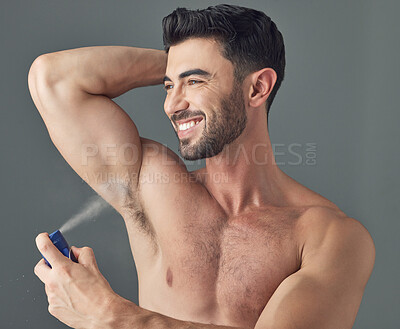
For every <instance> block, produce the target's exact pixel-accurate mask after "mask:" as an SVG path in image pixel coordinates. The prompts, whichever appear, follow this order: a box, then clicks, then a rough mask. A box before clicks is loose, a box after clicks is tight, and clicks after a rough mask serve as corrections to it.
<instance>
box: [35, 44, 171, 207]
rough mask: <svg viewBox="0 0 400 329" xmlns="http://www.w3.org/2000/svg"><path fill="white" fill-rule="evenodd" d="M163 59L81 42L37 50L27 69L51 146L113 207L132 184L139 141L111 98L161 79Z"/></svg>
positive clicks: (138, 165)
mask: <svg viewBox="0 0 400 329" xmlns="http://www.w3.org/2000/svg"><path fill="white" fill-rule="evenodd" d="M166 60H167V55H166V54H165V52H163V51H160V50H153V49H141V48H134V47H123V46H99V47H85V48H78V49H71V50H65V51H59V52H55V53H49V54H44V55H41V56H39V57H38V58H36V60H35V61H34V62H33V64H32V66H31V68H30V71H29V74H28V85H29V90H30V93H31V96H32V99H33V101H34V103H35V105H36V107H37V109H38V111H39V112H40V115H41V116H42V118H43V120H44V122H45V124H46V127H47V129H48V132H49V135H50V138H51V140H52V141H53V143H54V145H55V146H56V147H57V149H58V150H59V151H60V153H61V154H62V156H63V157H64V158H65V160H66V161H67V162H68V163H69V164H70V166H71V167H72V168H73V169H74V170H75V171H76V172H77V173H78V175H79V176H81V177H82V179H84V180H85V181H86V182H87V183H88V184H89V185H90V186H91V187H92V188H93V189H94V190H95V191H96V192H98V193H99V194H100V195H101V196H102V197H103V198H104V199H105V200H106V201H108V202H109V203H110V204H112V206H113V207H114V208H115V209H117V210H118V211H119V210H120V209H121V207H122V206H123V204H122V202H123V200H125V195H124V194H126V193H128V191H131V189H132V187H133V188H134V185H135V184H137V177H138V174H139V171H140V168H141V163H142V146H141V141H140V137H139V134H138V130H137V128H136V126H135V124H134V123H133V121H132V120H131V119H130V117H129V116H128V115H127V114H126V112H125V111H124V110H123V109H122V108H121V107H119V106H118V105H117V104H116V103H115V102H113V101H112V100H111V98H114V97H117V96H119V95H121V94H123V93H125V92H127V91H129V90H130V89H133V88H136V87H141V86H148V85H155V84H159V83H161V82H162V79H163V77H164V74H165V68H166Z"/></svg>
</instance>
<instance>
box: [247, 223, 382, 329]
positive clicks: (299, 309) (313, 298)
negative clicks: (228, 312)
mask: <svg viewBox="0 0 400 329" xmlns="http://www.w3.org/2000/svg"><path fill="white" fill-rule="evenodd" d="M345 226H347V228H343V226H342V225H333V226H332V227H331V228H330V229H329V230H327V232H326V233H325V234H324V237H323V239H321V240H320V239H317V240H318V241H320V242H319V243H318V248H316V249H315V251H314V252H312V253H311V252H310V254H309V255H308V257H307V259H305V261H304V264H303V265H302V267H301V269H300V270H299V271H297V272H295V273H293V274H292V275H290V276H289V277H287V278H286V279H285V280H284V281H282V283H281V284H280V285H279V287H278V288H277V290H276V291H275V292H274V294H273V296H272V297H271V299H270V300H269V301H268V303H267V305H266V307H265V309H264V310H263V312H262V314H261V316H260V318H259V320H258V322H257V325H256V327H255V328H256V329H263V328H265V329H267V328H268V329H269V328H279V329H289V328H296V329H302V328H307V329H313V328H315V329H317V328H318V329H331V328H332V329H336V328H344V329H345V328H349V329H350V328H352V325H353V323H354V320H355V318H356V315H357V312H358V308H359V306H360V303H361V300H362V295H363V292H364V288H365V285H366V283H367V281H368V278H369V276H370V274H371V272H372V267H373V263H374V259H375V251H374V246H373V242H372V239H371V238H370V236H369V233H368V232H366V230H365V228H363V227H360V226H362V225H361V224H356V223H354V222H350V223H349V222H348V223H346V224H345ZM340 227H342V228H340Z"/></svg>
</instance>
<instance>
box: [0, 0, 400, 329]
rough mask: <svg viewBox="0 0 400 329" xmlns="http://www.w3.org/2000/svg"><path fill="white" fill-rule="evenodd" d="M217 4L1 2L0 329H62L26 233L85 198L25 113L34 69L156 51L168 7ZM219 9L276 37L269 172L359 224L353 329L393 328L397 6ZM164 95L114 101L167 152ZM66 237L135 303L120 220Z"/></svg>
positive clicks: (149, 91)
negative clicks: (101, 48)
mask: <svg viewBox="0 0 400 329" xmlns="http://www.w3.org/2000/svg"><path fill="white" fill-rule="evenodd" d="M217 3H220V2H218V1H200V0H198V1H190V2H183V1H161V0H158V1H146V2H139V1H104V0H103V1H99V0H97V1H93V0H91V1H89V0H84V1H77V0H75V1H59V0H35V1H24V2H23V1H17V0H13V1H4V0H3V1H1V3H0V15H1V20H0V24H1V26H0V36H1V51H0V68H1V75H0V91H1V102H0V104H1V105H0V106H1V111H0V115H1V121H0V127H1V130H0V143H1V154H0V156H1V170H0V174H1V187H2V188H1V192H0V193H1V197H0V202H1V210H2V220H1V223H2V226H1V230H0V235H1V236H0V247H1V250H2V254H3V259H2V261H1V265H0V266H1V271H0V305H1V307H0V327H1V328H64V327H65V326H64V325H63V324H62V323H60V322H59V321H58V320H56V319H55V318H53V317H52V316H51V315H49V314H48V312H47V300H46V296H45V293H44V289H43V285H42V283H41V282H40V281H39V280H38V279H37V278H36V277H35V276H34V274H33V267H34V265H35V264H36V262H37V261H38V260H39V259H40V254H39V253H38V251H37V249H36V247H35V243H34V238H35V236H36V235H37V234H38V233H40V232H42V231H47V232H52V231H54V230H55V229H57V228H58V227H60V226H61V225H62V224H63V223H64V222H65V221H66V220H67V219H68V218H69V217H70V216H71V215H73V214H75V213H76V212H77V210H78V209H79V208H80V207H81V206H82V204H83V203H84V202H85V201H86V200H87V199H88V198H89V197H91V196H93V195H94V192H93V191H92V190H91V189H90V187H88V186H87V185H86V184H85V183H84V182H83V181H82V180H81V179H80V178H79V177H78V176H77V175H76V174H75V173H74V172H73V170H72V169H71V168H70V167H69V166H68V165H67V163H66V162H65V161H64V160H63V158H62V157H61V156H60V154H59V153H58V151H57V150H56V149H55V147H54V146H53V145H52V143H51V141H50V139H49V136H48V133H47V131H46V129H45V126H44V123H43V122H42V120H41V118H40V115H39V113H38V112H37V111H36V109H35V107H34V104H33V102H32V100H31V98H30V95H29V92H28V87H27V73H28V70H29V67H30V65H31V63H32V61H33V60H34V59H35V58H36V57H37V56H39V55H40V54H43V53H47V52H54V51H58V50H63V49H69V48H77V47H84V46H95V45H126V46H138V47H149V48H158V49H161V48H162V42H161V41H162V38H161V19H162V17H164V16H165V15H167V14H169V13H170V12H171V11H172V10H173V9H175V8H176V7H177V6H187V7H191V8H204V7H206V6H208V5H211V4H217ZM230 3H233V4H242V5H246V6H248V7H253V8H256V9H260V10H263V11H265V12H266V13H267V14H268V15H269V16H271V18H272V19H273V20H274V21H275V22H276V24H277V25H278V28H279V29H280V30H281V32H282V33H283V35H284V39H285V43H286V52H287V70H286V72H287V73H286V78H285V81H284V82H283V85H282V87H281V90H280V91H279V92H278V95H277V98H276V99H275V101H274V105H273V106H272V110H271V114H270V123H269V126H270V134H271V140H272V143H273V144H276V146H277V149H276V151H279V156H278V155H277V161H278V162H282V164H281V165H280V167H281V168H282V169H283V170H284V171H285V172H286V173H288V174H289V175H291V176H292V177H293V178H295V179H296V180H298V181H299V182H301V183H303V184H304V185H306V186H307V187H309V188H311V189H313V190H315V191H317V192H318V193H320V194H322V195H323V196H325V197H327V198H328V199H330V200H332V201H333V202H335V203H336V204H337V205H338V206H339V207H340V208H341V209H342V210H343V211H345V212H346V213H347V214H348V215H349V216H351V217H354V218H356V219H358V220H359V221H361V222H362V223H363V224H364V226H365V227H366V228H367V229H368V230H369V232H370V233H371V235H372V236H373V238H374V241H375V245H376V252H377V253H376V263H375V268H374V271H373V273H372V276H371V279H370V281H369V282H368V285H367V288H366V291H365V294H364V298H363V301H362V303H361V307H360V310H359V313H358V317H357V320H356V322H355V325H354V328H358V329H361V328H363V329H367V328H371V329H372V328H374V329H375V328H384V329H389V328H393V329H394V328H399V327H400V317H399V313H400V312H399V311H398V308H399V305H400V303H399V292H400V289H399V282H398V279H397V278H399V277H400V271H399V242H398V241H399V239H398V233H399V222H400V221H399V217H398V214H399V193H398V190H399V175H398V173H397V169H398V165H399V155H398V141H399V134H398V131H397V129H396V128H397V125H398V121H399V120H400V115H399V112H398V106H397V102H396V101H397V97H396V96H398V87H399V65H398V59H399V43H398V40H399V38H398V31H399V30H400V23H399V21H398V13H399V11H400V5H399V2H396V1H343V0H340V1H339V0H330V1H323V2H322V1H317V0H315V1H311V0H309V1H304V0H303V1H272V0H271V1H266V0H264V1H246V2H239V1H231V2H230ZM163 98H164V91H163V90H162V88H161V87H159V86H156V87H146V88H141V89H138V90H133V91H130V92H128V93H127V94H125V95H123V96H121V97H119V98H117V99H116V101H117V103H118V104H119V105H120V106H122V107H123V108H124V109H125V110H126V111H127V112H128V113H129V114H130V115H131V117H132V118H133V120H134V121H135V123H136V125H137V126H138V129H139V132H140V134H141V136H143V137H147V138H152V139H155V140H157V141H161V142H163V143H164V144H166V145H168V146H169V147H171V148H172V149H173V150H175V151H177V141H176V137H175V134H174V133H173V131H172V128H171V126H170V124H169V121H168V120H167V118H166V117H165V115H164V113H163V109H162V104H163ZM293 143H296V144H299V145H300V146H296V152H297V153H299V154H301V156H302V158H303V160H302V161H301V163H300V164H295V162H296V161H297V160H298V158H297V157H294V156H293V155H291V154H290V152H288V149H289V145H290V144H293ZM306 143H315V144H316V151H315V152H311V153H309V152H308V151H307V148H306ZM280 144H282V145H280ZM281 153H283V155H281ZM275 154H277V153H275ZM307 156H316V159H317V163H316V164H315V165H310V164H307V163H306V161H305V160H306V157H307ZM188 165H189V167H190V169H195V168H197V167H198V166H201V165H202V164H201V163H194V164H192V163H188ZM66 238H67V240H68V241H69V242H70V244H74V245H77V246H83V245H89V246H91V247H93V249H94V251H95V254H96V257H97V261H98V264H99V267H100V269H101V271H102V273H103V274H104V276H105V277H106V278H107V279H108V280H109V282H110V284H111V286H112V287H113V289H114V290H115V291H116V292H117V293H119V294H121V295H122V296H124V297H125V298H128V299H131V300H132V301H136V302H137V278H136V272H135V266H134V263H133V259H132V255H131V253H130V249H129V244H128V237H127V234H126V231H125V226H124V223H123V220H122V218H121V217H120V216H119V214H117V213H116V212H115V211H113V210H111V209H108V210H107V211H105V212H104V213H103V215H102V216H100V217H99V219H98V220H97V221H96V222H91V223H89V224H85V225H82V226H80V227H79V228H78V229H77V230H74V231H72V232H70V233H69V234H67V235H66Z"/></svg>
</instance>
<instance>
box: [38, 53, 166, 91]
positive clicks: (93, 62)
mask: <svg viewBox="0 0 400 329" xmlns="http://www.w3.org/2000/svg"><path fill="white" fill-rule="evenodd" d="M38 59H40V62H42V64H40V65H37V66H38V67H39V69H40V70H42V71H45V72H44V74H45V75H46V79H48V80H47V83H49V84H54V83H57V82H59V81H64V82H65V81H68V83H69V85H70V86H75V87H77V88H80V89H81V90H83V91H85V92H87V93H90V94H94V95H105V96H108V97H109V98H114V97H117V96H119V95H122V94H123V93H125V92H127V91H129V90H131V89H133V88H137V87H143V86H149V85H156V84H160V83H161V82H162V79H163V77H164V74H165V68H166V61H167V55H166V53H165V52H164V51H161V50H155V49H144V48H135V47H125V46H96V47H84V48H76V49H68V50H63V51H59V52H54V53H48V54H44V55H42V56H40V57H39V58H38ZM32 66H33V65H32ZM49 80H51V81H49Z"/></svg>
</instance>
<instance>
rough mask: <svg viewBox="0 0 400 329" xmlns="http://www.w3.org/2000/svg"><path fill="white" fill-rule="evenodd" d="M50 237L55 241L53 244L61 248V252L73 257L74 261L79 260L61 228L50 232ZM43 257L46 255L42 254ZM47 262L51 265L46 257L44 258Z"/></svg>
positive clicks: (70, 257)
mask: <svg viewBox="0 0 400 329" xmlns="http://www.w3.org/2000/svg"><path fill="white" fill-rule="evenodd" d="M49 238H50V240H51V241H52V242H53V244H54V245H55V246H56V247H57V249H58V250H60V252H61V253H62V254H63V255H64V256H65V257H67V258H69V259H71V260H72V261H74V262H75V263H77V262H78V260H77V259H76V257H75V255H74V253H73V252H72V251H71V249H70V247H69V245H68V243H67V241H66V240H65V238H64V236H63V235H62V234H61V232H60V230H57V231H55V232H53V233H51V234H49ZM42 257H43V258H44V256H43V255H42ZM44 260H45V262H46V264H47V265H49V266H50V268H51V265H50V263H49V262H48V261H47V259H46V258H44Z"/></svg>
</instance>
